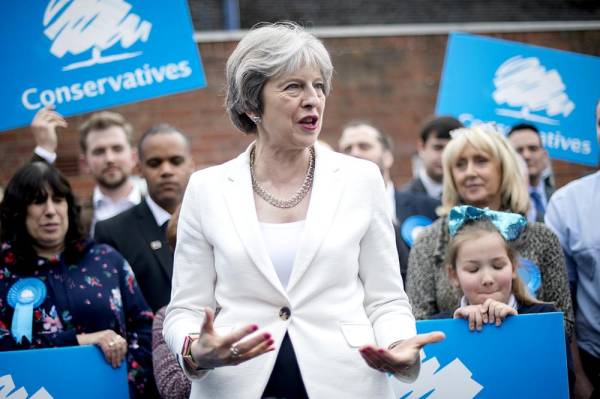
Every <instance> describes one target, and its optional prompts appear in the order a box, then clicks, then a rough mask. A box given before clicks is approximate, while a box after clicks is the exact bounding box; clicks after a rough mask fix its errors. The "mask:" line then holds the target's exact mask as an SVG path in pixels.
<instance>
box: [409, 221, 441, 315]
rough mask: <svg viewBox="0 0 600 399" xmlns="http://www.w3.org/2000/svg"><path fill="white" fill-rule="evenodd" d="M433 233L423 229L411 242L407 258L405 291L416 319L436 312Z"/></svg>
mask: <svg viewBox="0 0 600 399" xmlns="http://www.w3.org/2000/svg"><path fill="white" fill-rule="evenodd" d="M434 237H435V234H434V232H433V231H432V229H431V228H430V229H427V230H425V231H424V232H423V233H422V234H421V235H420V236H419V238H418V239H417V240H416V241H415V243H414V244H413V247H412V248H411V250H410V255H409V258H408V271H407V275H406V293H407V294H408V299H409V300H410V303H411V305H412V310H413V314H414V315H415V318H416V319H417V320H419V319H427V318H428V317H429V316H431V315H433V314H436V313H438V309H437V306H436V295H435V277H434V276H435V263H434V259H433V248H435V240H434Z"/></svg>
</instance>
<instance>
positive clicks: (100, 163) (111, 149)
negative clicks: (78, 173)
mask: <svg viewBox="0 0 600 399" xmlns="http://www.w3.org/2000/svg"><path fill="white" fill-rule="evenodd" d="M57 127H67V123H66V121H65V120H64V119H63V117H62V116H61V115H60V114H59V113H57V112H56V111H54V109H53V108H52V107H50V106H48V107H45V108H42V109H41V110H40V111H38V112H37V113H36V115H35V117H34V119H33V122H32V123H31V129H32V131H33V134H34V137H35V140H36V143H37V147H36V148H35V150H34V154H35V155H34V160H44V161H46V162H48V163H54V161H55V160H56V147H57V144H58V139H57V134H56V128H57ZM79 131H80V142H79V144H80V147H81V163H82V165H83V167H84V169H85V171H86V172H88V173H90V174H91V175H92V176H93V177H94V179H95V180H96V187H95V188H94V192H93V195H92V200H91V203H90V202H88V201H83V206H82V208H83V210H82V219H83V220H82V222H83V224H84V226H85V227H87V228H89V229H90V231H93V229H94V225H95V224H96V222H97V221H99V220H105V219H108V218H110V217H112V216H114V215H116V214H118V213H121V212H123V211H124V210H126V209H129V208H130V207H132V206H134V205H136V204H138V203H139V202H140V200H141V197H142V193H141V189H140V187H139V185H137V184H135V182H134V180H133V179H132V177H131V173H132V170H133V168H134V167H135V165H136V163H137V152H136V150H135V149H134V148H132V145H131V139H132V127H131V125H130V124H129V123H127V121H126V120H125V118H123V116H122V115H119V114H117V113H115V112H108V111H102V112H97V113H94V114H92V115H91V116H90V117H89V118H88V119H87V120H86V121H85V122H83V124H82V125H81V126H80V128H79Z"/></svg>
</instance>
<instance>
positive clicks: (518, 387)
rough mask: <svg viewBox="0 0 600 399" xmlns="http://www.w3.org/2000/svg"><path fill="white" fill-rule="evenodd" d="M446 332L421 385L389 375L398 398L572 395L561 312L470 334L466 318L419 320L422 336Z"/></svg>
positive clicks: (428, 351) (429, 357) (433, 348)
mask: <svg viewBox="0 0 600 399" xmlns="http://www.w3.org/2000/svg"><path fill="white" fill-rule="evenodd" d="M432 331H443V332H444V334H445V335H446V339H445V340H444V341H442V342H440V343H436V344H432V345H427V346H426V347H425V348H424V353H425V355H424V358H423V356H422V360H421V372H420V373H419V376H418V378H417V380H416V381H414V382H413V383H410V384H405V383H402V382H400V381H398V380H396V379H395V378H394V377H392V376H390V378H391V381H392V385H393V388H394V392H395V394H396V398H399V399H423V398H430V399H431V398H452V399H472V398H477V399H479V398H481V399H483V398H485V399H496V398H497V399H506V398H530V399H534V398H540V399H542V398H543V399H564V398H568V397H569V387H568V379H567V364H566V345H567V343H566V340H565V334H564V324H563V314H562V313H558V312H557V313H541V314H525V315H520V316H510V317H508V318H507V319H506V320H505V321H504V322H503V324H502V325H501V326H500V327H496V326H495V325H493V324H492V325H490V324H486V325H484V326H483V329H482V330H481V331H480V332H478V331H469V328H468V322H467V321H466V320H463V319H460V320H452V319H445V320H424V321H418V322H417V332H418V333H419V334H423V333H428V332H432Z"/></svg>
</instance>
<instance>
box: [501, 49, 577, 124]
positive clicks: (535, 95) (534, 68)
mask: <svg viewBox="0 0 600 399" xmlns="http://www.w3.org/2000/svg"><path fill="white" fill-rule="evenodd" d="M494 86H496V90H495V91H494V93H493V94H492V98H493V99H494V101H495V102H496V103H497V104H498V105H502V104H506V105H508V106H509V107H520V109H518V110H515V109H502V108H499V109H496V113H497V114H498V115H502V116H509V117H512V118H517V119H524V120H528V121H531V122H540V123H546V124H549V125H558V124H559V121H558V120H556V119H553V117H556V116H559V115H562V116H564V117H567V116H569V114H570V113H571V112H573V110H574V109H575V103H573V101H571V100H570V99H569V97H568V96H567V93H566V88H567V87H566V86H565V84H564V83H563V81H562V78H561V76H560V74H559V73H558V71H557V70H555V69H552V70H549V71H548V70H546V68H545V67H544V66H543V65H542V64H541V62H540V60H539V59H538V58H536V57H528V58H524V57H523V56H521V55H517V56H515V57H512V58H509V59H508V60H506V61H504V63H502V65H500V66H499V67H498V69H497V70H496V74H495V75H494ZM539 111H545V113H546V115H547V117H546V116H542V115H538V114H534V113H533V112H539Z"/></svg>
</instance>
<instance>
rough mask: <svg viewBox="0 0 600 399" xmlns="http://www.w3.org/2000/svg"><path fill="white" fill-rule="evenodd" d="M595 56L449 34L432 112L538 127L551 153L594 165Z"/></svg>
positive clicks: (468, 121)
mask: <svg viewBox="0 0 600 399" xmlns="http://www.w3.org/2000/svg"><path fill="white" fill-rule="evenodd" d="M598 71H600V57H593V56H589V55H583V54H576V53H570V52H566V51H560V50H553V49H548V48H543V47H537V46H531V45H526V44H521V43H515V42H510V41H506V40H499V39H492V38H489V37H480V36H474V35H469V34H464V33H452V34H451V35H450V37H449V39H448V47H447V49H446V59H445V62H444V70H443V73H442V78H441V82H440V89H439V93H438V100H437V106H436V114H438V115H453V116H455V117H457V118H458V119H460V120H461V121H462V122H463V123H464V124H465V125H466V126H470V125H472V124H473V125H475V124H480V123H490V122H492V123H496V124H497V127H498V128H499V130H501V131H503V132H504V133H506V132H507V131H508V129H509V128H510V127H511V126H514V125H516V124H518V123H529V124H533V125H535V126H537V128H538V129H539V130H540V132H541V136H542V140H543V142H544V145H545V147H546V149H547V150H548V152H549V154H550V156H551V157H552V158H556V159H561V160H565V161H570V162H574V163H581V164H584V165H590V166H595V165H597V164H598V142H597V139H596V128H595V110H596V103H597V101H598V100H600V84H599V83H598V79H597V77H598Z"/></svg>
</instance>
